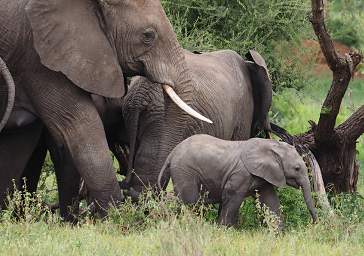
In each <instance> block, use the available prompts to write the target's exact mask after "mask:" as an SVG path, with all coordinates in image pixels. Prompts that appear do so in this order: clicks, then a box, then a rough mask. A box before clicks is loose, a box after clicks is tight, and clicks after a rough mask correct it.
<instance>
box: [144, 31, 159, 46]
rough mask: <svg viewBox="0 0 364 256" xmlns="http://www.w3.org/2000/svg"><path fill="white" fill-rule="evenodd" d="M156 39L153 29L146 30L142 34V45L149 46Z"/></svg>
mask: <svg viewBox="0 0 364 256" xmlns="http://www.w3.org/2000/svg"><path fill="white" fill-rule="evenodd" d="M156 38H157V33H156V31H155V30H154V29H153V28H148V29H146V30H145V31H144V32H143V43H144V44H146V45H148V46H149V45H151V44H152V43H153V42H154V41H155V40H156Z"/></svg>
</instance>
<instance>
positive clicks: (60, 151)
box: [47, 134, 81, 223]
mask: <svg viewBox="0 0 364 256" xmlns="http://www.w3.org/2000/svg"><path fill="white" fill-rule="evenodd" d="M47 145H48V149H49V151H50V155H51V158H52V162H53V164H54V168H55V172H56V178H57V186H58V198H59V209H60V214H61V217H62V218H63V220H65V221H68V222H71V223H75V222H76V221H77V215H78V214H79V200H80V199H79V189H80V180H81V178H80V174H79V173H78V171H77V169H76V168H75V165H74V163H73V160H72V158H71V155H70V154H69V152H67V150H66V149H65V148H64V147H57V145H56V143H55V142H54V141H53V139H52V138H51V136H50V135H49V134H48V135H47Z"/></svg>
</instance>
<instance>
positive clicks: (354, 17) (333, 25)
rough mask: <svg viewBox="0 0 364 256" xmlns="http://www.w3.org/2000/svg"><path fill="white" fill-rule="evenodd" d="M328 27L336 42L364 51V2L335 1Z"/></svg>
mask: <svg viewBox="0 0 364 256" xmlns="http://www.w3.org/2000/svg"><path fill="white" fill-rule="evenodd" d="M330 7H331V8H330V11H329V16H328V17H329V19H328V27H329V29H330V32H331V33H332V36H333V38H334V39H335V40H337V41H339V42H341V43H344V44H346V45H348V46H351V47H355V48H357V49H361V50H364V38H363V34H364V2H363V1H361V0H334V1H332V4H331V6H330Z"/></svg>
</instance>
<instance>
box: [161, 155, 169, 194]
mask: <svg viewBox="0 0 364 256" xmlns="http://www.w3.org/2000/svg"><path fill="white" fill-rule="evenodd" d="M171 158H172V153H171V154H169V156H168V157H167V160H166V161H165V162H164V164H163V166H162V169H161V171H160V173H159V175H158V188H159V190H165V189H166V187H167V185H168V181H169V178H170V175H171V172H170V169H169V167H170V164H171V161H170V160H171ZM164 175H166V176H165V177H164V180H163V176H164ZM162 183H163V184H162Z"/></svg>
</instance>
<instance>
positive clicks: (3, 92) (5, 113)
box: [0, 57, 15, 132]
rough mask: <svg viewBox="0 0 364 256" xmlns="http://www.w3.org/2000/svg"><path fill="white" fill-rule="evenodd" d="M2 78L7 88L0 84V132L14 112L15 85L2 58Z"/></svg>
mask: <svg viewBox="0 0 364 256" xmlns="http://www.w3.org/2000/svg"><path fill="white" fill-rule="evenodd" d="M0 76H2V77H4V80H5V84H6V85H5V87H2V86H3V85H2V84H1V83H0V132H1V130H2V129H3V128H4V127H5V125H6V123H7V122H8V119H9V117H10V114H11V111H12V110H13V106H14V100H15V83H14V80H13V77H12V76H11V74H10V71H9V69H8V67H7V66H6V64H5V62H4V60H3V59H2V58H1V57H0Z"/></svg>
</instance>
